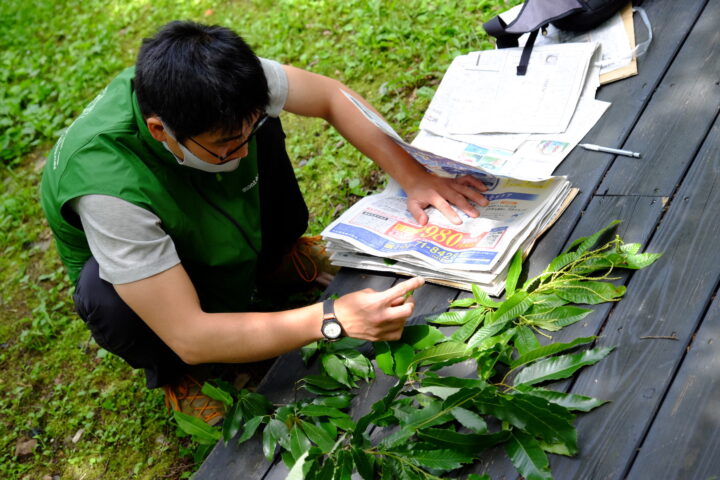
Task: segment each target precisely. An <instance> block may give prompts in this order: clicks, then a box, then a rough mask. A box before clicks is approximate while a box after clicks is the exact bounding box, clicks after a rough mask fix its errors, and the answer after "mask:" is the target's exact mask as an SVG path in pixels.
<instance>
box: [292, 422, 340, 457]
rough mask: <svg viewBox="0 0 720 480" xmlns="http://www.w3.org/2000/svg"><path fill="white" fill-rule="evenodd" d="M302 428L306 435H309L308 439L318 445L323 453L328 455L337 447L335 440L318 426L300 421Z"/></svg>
mask: <svg viewBox="0 0 720 480" xmlns="http://www.w3.org/2000/svg"><path fill="white" fill-rule="evenodd" d="M300 426H301V427H302V429H303V431H304V432H305V435H307V438H308V439H310V441H311V442H313V443H314V444H315V445H317V446H318V447H319V448H320V450H322V452H323V453H328V452H329V451H331V450H332V449H333V447H334V446H335V439H334V438H332V437H331V436H330V435H328V433H327V432H326V431H325V430H323V429H322V428H320V427H318V426H317V425H314V424H312V423H310V422H306V421H305V420H300Z"/></svg>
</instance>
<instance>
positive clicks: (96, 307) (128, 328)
mask: <svg viewBox="0 0 720 480" xmlns="http://www.w3.org/2000/svg"><path fill="white" fill-rule="evenodd" d="M73 300H74V301H75V309H76V310H77V313H78V314H79V315H80V317H81V318H82V319H83V320H85V323H86V324H87V326H88V327H89V328H90V331H91V332H92V336H93V338H94V339H95V341H96V342H97V343H98V345H100V346H101V347H102V348H104V349H105V350H107V351H109V352H111V353H114V354H115V355H117V356H119V357H121V358H122V359H124V360H125V361H126V362H127V363H129V364H130V366H132V367H133V368H143V369H145V378H146V380H147V386H148V388H157V387H160V386H163V385H166V384H170V383H175V382H176V381H177V380H178V379H179V378H180V377H181V376H182V375H183V374H184V373H185V372H186V371H187V369H188V367H189V365H187V364H186V363H184V362H183V361H182V360H180V357H178V356H177V355H176V354H175V352H173V351H172V350H171V349H170V347H168V346H167V345H166V344H165V343H164V342H163V341H162V340H160V337H158V336H157V335H156V334H155V332H153V331H152V330H151V329H150V327H148V326H147V324H146V323H145V322H144V321H142V319H141V318H140V317H138V316H137V314H135V312H133V311H132V309H131V308H130V307H128V306H127V304H126V303H125V302H123V300H122V299H121V298H120V296H119V295H118V294H117V292H116V291H115V288H114V287H113V286H112V284H110V283H108V282H106V281H105V280H103V279H101V278H100V276H99V273H98V263H97V262H96V261H95V259H94V258H90V260H88V261H87V263H86V264H85V266H84V267H83V269H82V272H81V273H80V278H79V279H78V282H77V285H76V287H75V295H74V296H73Z"/></svg>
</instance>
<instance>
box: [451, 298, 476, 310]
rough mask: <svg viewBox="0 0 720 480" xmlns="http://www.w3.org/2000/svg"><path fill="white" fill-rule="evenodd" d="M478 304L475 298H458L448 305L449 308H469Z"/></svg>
mask: <svg viewBox="0 0 720 480" xmlns="http://www.w3.org/2000/svg"><path fill="white" fill-rule="evenodd" d="M476 303H477V302H476V301H475V299H474V298H473V297H466V298H457V299H455V300H453V301H452V302H451V303H450V305H448V308H468V307H472V306H474V305H475V304H476Z"/></svg>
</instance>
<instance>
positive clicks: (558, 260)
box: [545, 252, 582, 273]
mask: <svg viewBox="0 0 720 480" xmlns="http://www.w3.org/2000/svg"><path fill="white" fill-rule="evenodd" d="M581 256H582V254H580V253H578V252H566V253H562V254H560V255H558V256H557V257H555V258H554V259H553V261H552V262H550V264H549V265H548V266H547V268H546V269H545V272H547V273H549V272H558V271H560V270H561V269H562V268H563V267H565V266H567V265H569V264H570V263H572V262H574V261H575V260H577V259H578V258H580V257H581Z"/></svg>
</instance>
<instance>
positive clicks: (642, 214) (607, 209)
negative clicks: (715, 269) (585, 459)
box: [468, 197, 663, 479]
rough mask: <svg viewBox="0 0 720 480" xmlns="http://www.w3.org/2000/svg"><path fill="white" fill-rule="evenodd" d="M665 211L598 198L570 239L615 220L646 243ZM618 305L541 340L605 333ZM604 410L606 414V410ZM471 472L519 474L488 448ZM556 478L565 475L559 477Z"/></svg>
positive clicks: (650, 203)
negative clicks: (609, 315)
mask: <svg viewBox="0 0 720 480" xmlns="http://www.w3.org/2000/svg"><path fill="white" fill-rule="evenodd" d="M662 212H663V205H662V203H661V202H660V199H659V198H652V197H595V198H593V199H592V201H591V202H590V205H589V206H588V208H587V210H586V211H585V213H584V215H583V216H582V218H581V220H580V223H579V224H578V225H577V227H576V228H575V230H574V231H573V232H572V235H571V240H570V241H572V240H574V239H575V238H578V237H583V236H588V235H591V234H593V233H595V232H596V231H598V230H599V229H600V228H602V227H604V226H606V225H608V224H609V223H610V222H612V221H613V220H621V221H622V223H621V224H620V225H619V226H618V228H617V230H616V233H617V234H618V235H620V236H621V237H622V238H623V239H624V240H625V241H626V242H628V243H631V242H638V243H642V244H645V243H646V242H647V241H648V239H649V238H650V236H651V235H652V233H653V232H654V231H655V226H656V225H657V222H658V220H659V219H660V217H661V215H662ZM568 244H569V242H568ZM565 247H567V245H565ZM616 273H617V275H614V276H617V277H620V278H619V280H618V281H617V282H616V283H618V284H624V283H626V281H627V279H628V278H629V277H630V276H631V272H627V271H618V272H616ZM636 294H638V292H636V291H634V290H633V291H630V292H629V293H628V295H630V296H632V295H636ZM614 306H615V304H614V303H605V304H600V305H593V306H591V307H588V308H591V309H592V310H593V312H592V313H591V314H590V315H588V316H587V317H586V318H585V319H584V320H583V321H582V322H578V323H575V324H573V325H570V326H568V327H566V328H564V329H562V330H560V331H559V332H553V333H552V337H553V338H552V339H551V340H548V339H546V338H543V337H539V340H540V341H541V343H543V344H547V343H549V342H550V341H552V342H569V341H571V340H572V339H575V338H579V337H588V336H592V335H597V334H599V333H600V332H601V330H602V328H603V325H604V322H605V320H606V318H607V316H608V314H609V312H610V311H611V309H612V308H613V307H614ZM593 368H595V367H593ZM570 386H571V383H570V382H558V383H556V384H553V385H548V388H552V389H554V390H558V391H567V390H568V389H569V388H570ZM578 393H582V392H578ZM601 397H602V396H601ZM600 413H601V414H603V413H604V412H603V411H602V409H601V411H600ZM583 447H584V444H583V440H582V439H581V440H580V448H583ZM552 463H553V459H552V458H551V464H552ZM468 472H474V473H488V474H489V475H490V477H491V478H493V479H499V478H515V477H516V476H517V475H516V472H515V468H514V467H513V466H512V464H511V463H510V461H509V460H508V459H507V457H506V456H505V453H504V452H503V450H502V449H494V450H492V451H488V452H487V454H485V455H483V458H482V459H481V461H480V462H479V463H478V464H477V465H474V466H473V467H472V468H471V469H468ZM556 478H564V477H561V476H556Z"/></svg>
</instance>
